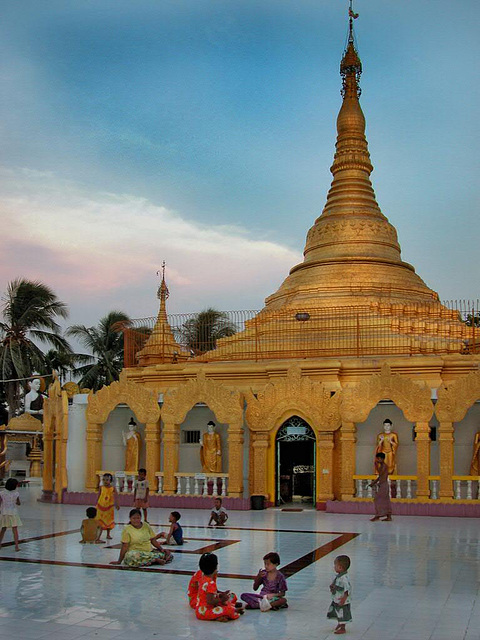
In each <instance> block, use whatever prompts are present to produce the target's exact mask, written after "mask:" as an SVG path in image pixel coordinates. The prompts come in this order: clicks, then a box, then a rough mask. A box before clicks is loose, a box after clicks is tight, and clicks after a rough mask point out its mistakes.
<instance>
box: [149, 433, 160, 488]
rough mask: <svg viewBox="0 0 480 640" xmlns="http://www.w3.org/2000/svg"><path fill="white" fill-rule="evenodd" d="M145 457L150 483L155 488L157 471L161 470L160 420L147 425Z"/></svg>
mask: <svg viewBox="0 0 480 640" xmlns="http://www.w3.org/2000/svg"><path fill="white" fill-rule="evenodd" d="M145 459H146V463H145V464H146V467H147V480H148V484H149V485H150V487H152V489H153V487H155V486H156V477H155V473H156V472H157V471H160V420H157V421H156V422H147V424H146V425H145Z"/></svg>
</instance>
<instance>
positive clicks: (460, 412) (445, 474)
mask: <svg viewBox="0 0 480 640" xmlns="http://www.w3.org/2000/svg"><path fill="white" fill-rule="evenodd" d="M437 398H438V400H437V404H436V406H435V414H436V416H437V418H438V421H439V440H440V492H439V495H440V497H441V498H452V497H453V487H452V476H453V475H454V431H455V430H454V426H453V425H454V423H455V422H460V421H461V420H463V418H464V417H465V416H466V414H467V411H468V410H469V409H470V407H471V406H472V405H473V404H474V403H475V402H476V401H477V400H478V399H479V398H480V371H472V372H470V373H469V374H468V375H466V376H462V377H461V378H457V379H456V380H455V381H454V382H452V383H450V384H445V385H442V386H441V387H439V389H438V391H437Z"/></svg>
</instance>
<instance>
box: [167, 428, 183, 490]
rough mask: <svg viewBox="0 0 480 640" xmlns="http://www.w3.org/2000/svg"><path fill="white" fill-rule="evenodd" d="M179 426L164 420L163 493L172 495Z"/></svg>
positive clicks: (176, 469) (174, 482) (174, 488)
mask: <svg viewBox="0 0 480 640" xmlns="http://www.w3.org/2000/svg"><path fill="white" fill-rule="evenodd" d="M179 441H180V427H179V426H178V425H176V424H174V423H173V422H166V423H165V427H164V429H163V493H165V494H166V495H170V496H171V495H174V494H175V493H176V490H177V483H176V479H175V474H176V472H177V471H178V444H179Z"/></svg>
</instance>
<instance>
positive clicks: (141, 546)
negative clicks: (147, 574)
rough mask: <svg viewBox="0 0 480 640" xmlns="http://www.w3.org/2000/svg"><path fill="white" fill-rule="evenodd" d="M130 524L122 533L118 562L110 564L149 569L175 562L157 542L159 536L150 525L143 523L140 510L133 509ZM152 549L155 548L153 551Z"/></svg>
mask: <svg viewBox="0 0 480 640" xmlns="http://www.w3.org/2000/svg"><path fill="white" fill-rule="evenodd" d="M129 517H130V522H129V524H127V526H126V527H125V529H124V530H123V532H122V547H121V549H120V555H119V557H118V560H116V561H114V562H111V563H110V564H123V565H124V566H125V567H148V566H149V565H151V564H167V562H171V561H172V560H173V556H172V554H171V552H170V551H167V550H166V549H163V548H162V546H161V544H160V543H159V542H157V538H158V537H159V536H157V534H156V533H155V531H154V530H153V529H152V527H151V526H150V525H149V524H148V522H142V513H141V511H140V509H132V510H131V511H130V514H129ZM152 547H154V548H153V549H152Z"/></svg>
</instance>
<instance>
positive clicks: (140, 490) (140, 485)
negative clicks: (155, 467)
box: [133, 469, 150, 522]
mask: <svg viewBox="0 0 480 640" xmlns="http://www.w3.org/2000/svg"><path fill="white" fill-rule="evenodd" d="M149 493H150V489H149V487H148V480H147V470H146V469H139V470H138V476H137V481H136V483H135V491H134V492H133V504H134V506H135V508H136V509H141V510H142V511H143V519H144V520H145V522H148V520H147V515H148V496H149Z"/></svg>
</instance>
